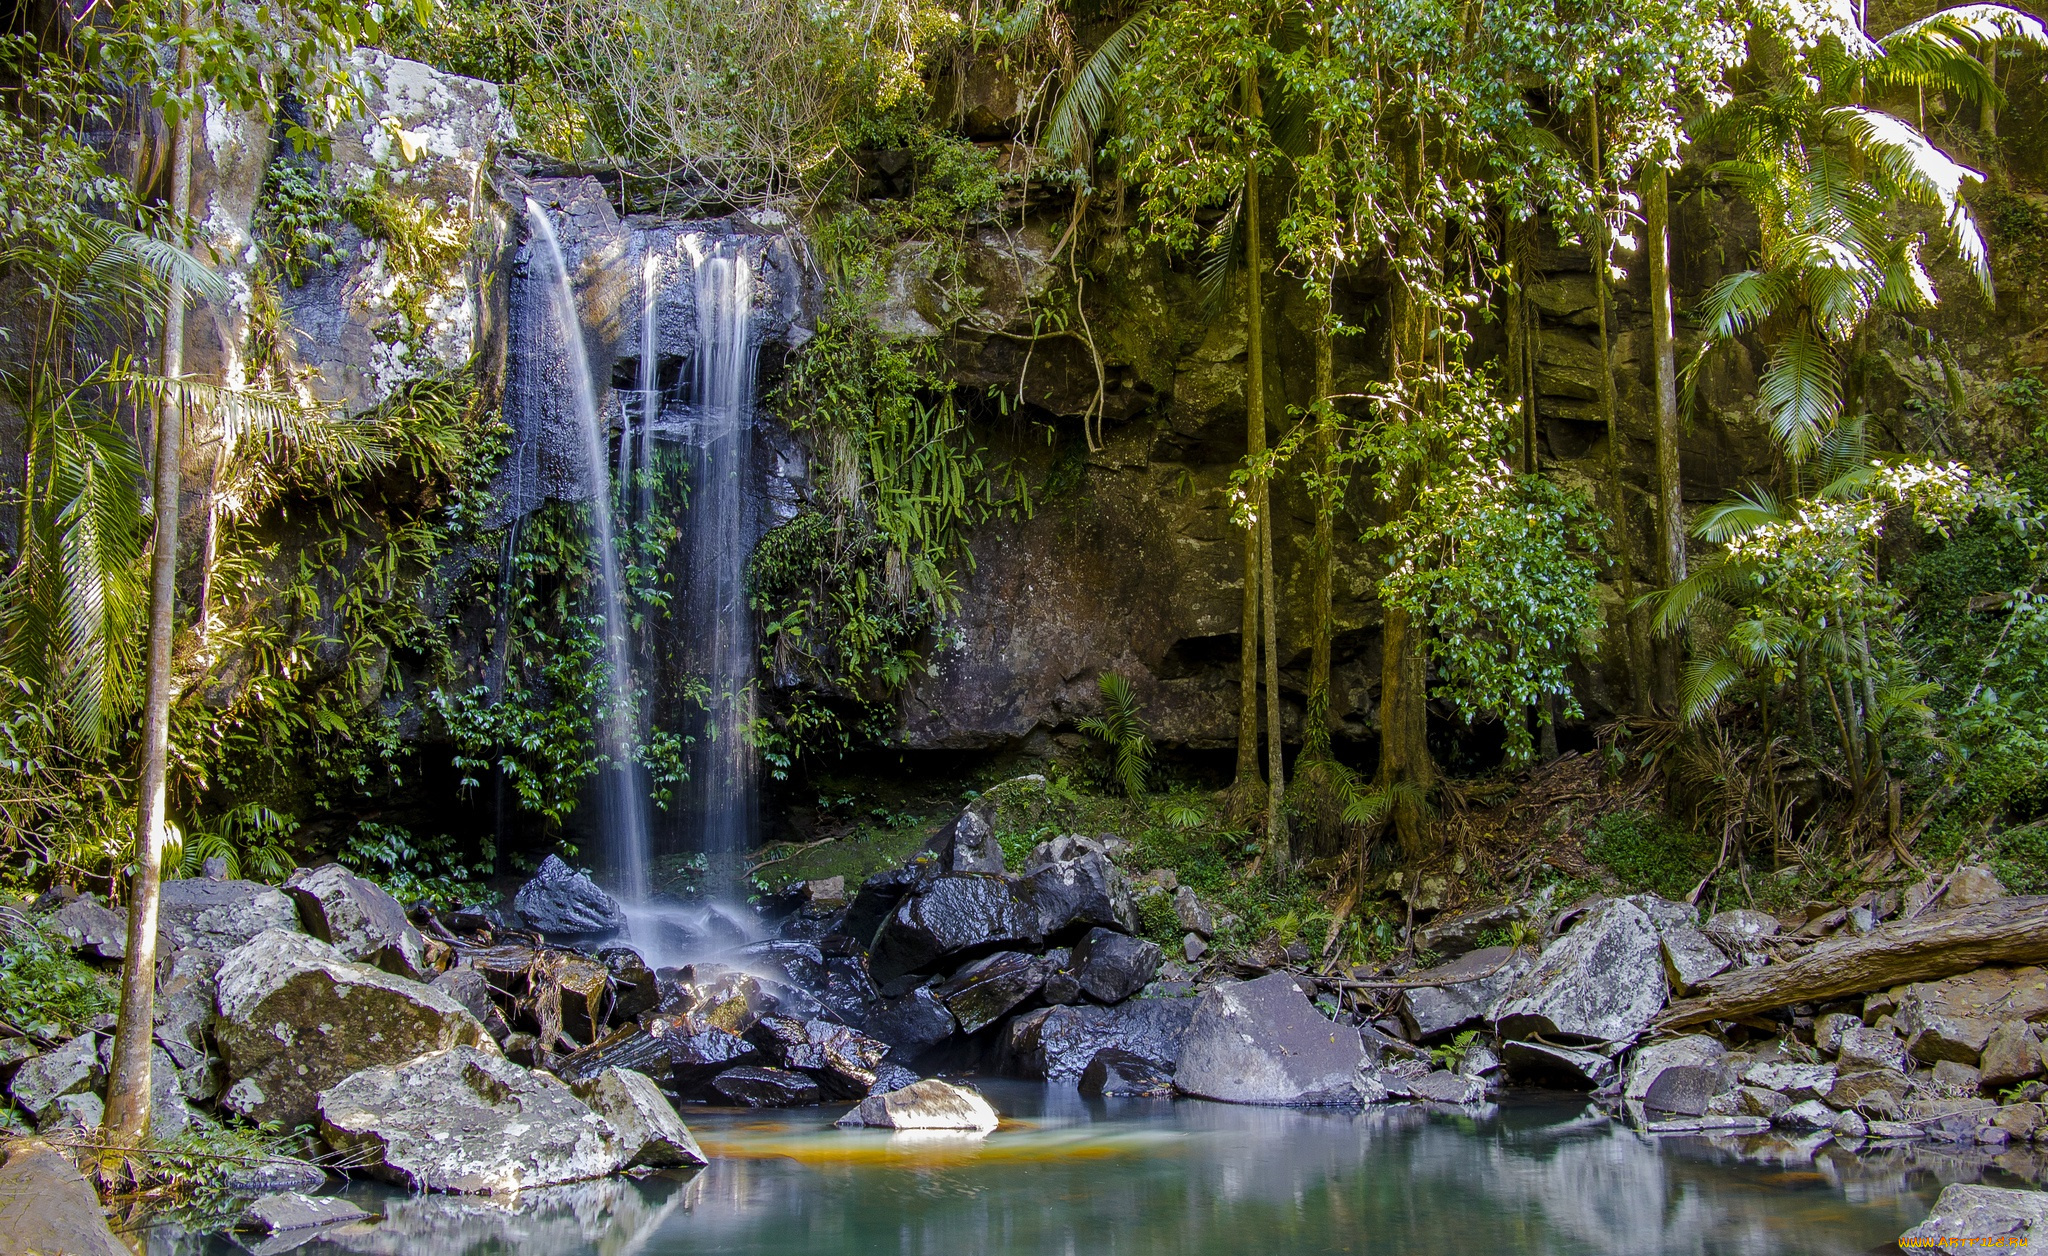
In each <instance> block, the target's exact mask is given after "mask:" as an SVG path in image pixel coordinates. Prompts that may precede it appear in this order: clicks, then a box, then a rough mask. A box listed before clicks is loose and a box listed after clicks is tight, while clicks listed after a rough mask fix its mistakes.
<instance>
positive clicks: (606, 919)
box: [512, 855, 626, 938]
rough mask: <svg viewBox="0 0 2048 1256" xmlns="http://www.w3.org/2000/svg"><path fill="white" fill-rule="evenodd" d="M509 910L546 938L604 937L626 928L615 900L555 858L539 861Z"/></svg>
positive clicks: (620, 909) (592, 882)
mask: <svg viewBox="0 0 2048 1256" xmlns="http://www.w3.org/2000/svg"><path fill="white" fill-rule="evenodd" d="M512 906H513V907H515V908H516V909H518V912H519V915H520V917H521V918H522V919H524V920H525V921H526V923H527V924H528V925H530V926H532V927H533V928H534V929H536V930H538V931H540V932H541V933H545V934H547V935H548V936H549V937H561V938H588V937H608V936H610V935H611V934H614V933H617V932H618V931H619V930H621V929H623V928H625V927H626V913H625V911H624V909H622V908H621V907H620V906H619V904H618V900H616V899H614V898H613V897H612V896H611V895H609V894H607V893H605V892H604V891H603V890H601V889H599V888H597V883H596V882H594V881H592V880H591V879H590V878H589V877H586V876H584V875H583V874H582V873H580V872H578V871H576V870H575V869H574V868H571V867H570V866H569V865H568V864H565V863H563V862H562V860H561V858H560V856H557V855H549V856H548V857H547V858H546V859H544V860H542V861H541V865H540V870H539V871H538V872H535V873H534V874H533V879H532V880H530V881H528V882H527V883H526V884H525V885H522V886H520V887H519V893H518V894H516V895H514V896H513V898H512Z"/></svg>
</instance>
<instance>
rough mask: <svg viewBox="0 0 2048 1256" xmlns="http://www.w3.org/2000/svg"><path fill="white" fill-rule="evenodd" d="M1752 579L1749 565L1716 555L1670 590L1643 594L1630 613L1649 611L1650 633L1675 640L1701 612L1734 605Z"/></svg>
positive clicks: (1751, 570) (1698, 566) (1753, 573)
mask: <svg viewBox="0 0 2048 1256" xmlns="http://www.w3.org/2000/svg"><path fill="white" fill-rule="evenodd" d="M1754 579H1755V572H1754V569H1753V568H1752V567H1751V566H1750V565H1749V564H1747V563H1738V562H1732V561H1730V560H1728V559H1727V558H1725V557H1722V556H1719V555H1716V556H1715V557H1713V558H1710V559H1708V560H1707V561H1705V562H1702V563H1700V564H1698V565H1697V566H1695V567H1694V568H1693V569H1692V570H1691V571H1690V572H1687V573H1686V577H1685V579H1683V580H1681V581H1679V582H1678V583H1677V584H1675V585H1672V586H1671V587H1670V588H1668V589H1658V590H1654V591H1652V592H1649V593H1645V594H1643V595H1642V596H1641V597H1639V598H1637V599H1636V601H1635V605H1634V606H1633V607H1631V608H1630V609H1632V610H1634V609H1642V610H1648V611H1651V612H1652V616H1651V619H1650V631H1652V632H1654V633H1656V634H1657V635H1658V636H1660V637H1670V636H1675V635H1677V634H1678V633H1680V632H1683V631H1684V630H1685V629H1686V628H1687V627H1688V626H1689V625H1690V624H1691V623H1692V621H1693V618H1694V616H1696V615H1698V614H1699V612H1700V610H1701V609H1702V608H1704V607H1707V606H1711V605H1715V604H1726V603H1728V602H1731V601H1734V600H1735V599H1736V598H1737V597H1738V596H1739V595H1740V594H1741V593H1742V592H1743V591H1744V590H1745V589H1747V588H1748V586H1749V585H1750V584H1752V583H1753V582H1754Z"/></svg>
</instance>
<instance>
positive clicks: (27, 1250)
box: [0, 1139, 128, 1256]
mask: <svg viewBox="0 0 2048 1256" xmlns="http://www.w3.org/2000/svg"><path fill="white" fill-rule="evenodd" d="M0 1150H4V1151H5V1153H6V1156H7V1159H6V1163H4V1164H0V1251H4V1252H6V1253H8V1256H30V1254H32V1253H33V1254H40V1256H58V1254H60V1253H61V1254H62V1256H128V1248H126V1247H125V1246H123V1245H122V1244H121V1243H120V1241H119V1240H117V1239H115V1238H114V1234H113V1231H111V1230H109V1229H108V1228H107V1218H106V1214H105V1213H104V1212H102V1211H100V1198H99V1195H98V1194H97V1193H96V1192H94V1190H93V1188H92V1184H91V1183H89V1182H87V1181H86V1180H85V1178H84V1177H83V1176H81V1175H80V1174H79V1172H78V1169H77V1166H75V1165H73V1164H72V1163H71V1160H70V1158H69V1157H68V1156H66V1155H65V1154H64V1153H63V1152H61V1151H59V1150H57V1149H56V1148H55V1147H52V1146H51V1145H50V1144H48V1143H46V1142H41V1141H38V1140H36V1139H22V1140H19V1141H9V1142H7V1143H5V1144H0Z"/></svg>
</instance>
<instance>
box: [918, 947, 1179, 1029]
mask: <svg viewBox="0 0 2048 1256" xmlns="http://www.w3.org/2000/svg"><path fill="white" fill-rule="evenodd" d="M1119 936H1120V935H1119ZM1153 950H1154V951H1155V953H1156V952H1157V950H1158V948H1157V947H1154V948H1153ZM1044 984H1045V967H1044V965H1043V964H1041V963H1040V962H1039V961H1038V960H1037V959H1035V958H1034V957H1032V956H1030V955H1026V954H1024V953H1023V952H1021V951H997V952H996V953H995V954H993V955H987V956H983V957H982V958H981V959H978V960H975V961H974V962H973V963H971V964H968V965H967V966H966V967H965V968H962V969H961V970H960V971H959V972H956V973H954V974H953V975H952V976H951V977H948V978H947V979H946V980H945V981H942V982H940V983H938V984H937V985H935V986H933V987H931V992H932V997H933V998H936V999H937V1000H938V1001H939V1002H941V1003H944V1004H945V1005H946V1008H947V1010H948V1011H950V1012H952V1013H953V1017H954V1019H956V1020H958V1021H959V1022H960V1029H961V1032H963V1033H970V1034H971V1033H974V1032H975V1031H976V1030H979V1029H981V1028H982V1027H984V1026H987V1025H993V1024H995V1023H996V1022H997V1021H998V1020H1001V1019H1002V1018H1003V1017H1004V1016H1005V1015H1007V1014H1008V1013H1009V1011H1010V1009H1011V1008H1013V1007H1016V1006H1017V1005H1018V1004H1019V1003H1022V1002H1023V1001H1024V1000H1026V999H1028V998H1030V997H1031V996H1032V995H1034V994H1036V993H1038V990H1039V987H1040V986H1042V985H1044Z"/></svg>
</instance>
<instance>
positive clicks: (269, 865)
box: [165, 802, 299, 881]
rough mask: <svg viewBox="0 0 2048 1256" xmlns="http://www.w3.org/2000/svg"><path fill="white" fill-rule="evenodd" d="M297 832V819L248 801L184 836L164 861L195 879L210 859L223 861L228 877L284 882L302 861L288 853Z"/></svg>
mask: <svg viewBox="0 0 2048 1256" xmlns="http://www.w3.org/2000/svg"><path fill="white" fill-rule="evenodd" d="M298 830H299V821H298V819H297V818H296V817H294V816H289V815H284V814H281V813H279V812H277V811H273V810H272V809H270V808H269V807H266V806H264V805H263V804H262V803H259V802H245V803H243V804H242V805H240V806H238V807H234V808H231V809H230V810H228V811H226V812H224V813H222V814H220V815H218V816H215V817H213V818H212V819H211V820H210V821H208V822H206V823H205V826H204V827H195V828H194V829H193V830H192V831H191V832H188V833H185V834H184V835H183V840H182V842H173V843H171V844H170V846H169V847H168V848H167V849H166V851H165V858H166V859H167V860H168V861H172V862H175V863H176V864H177V866H178V867H179V868H180V869H181V870H182V871H183V872H184V874H185V875H187V876H195V875H197V874H198V873H199V871H200V869H201V868H203V867H205V866H206V861H207V860H209V859H220V860H222V861H223V862H225V863H226V864H227V872H228V876H230V877H234V878H240V879H246V880H252V881H282V880H284V879H285V878H286V877H288V876H290V875H291V871H292V868H293V867H294V866H296V864H297V862H298V861H297V860H296V859H294V858H293V856H292V851H291V849H290V842H291V839H292V836H293V834H295V833H297V832H298Z"/></svg>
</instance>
